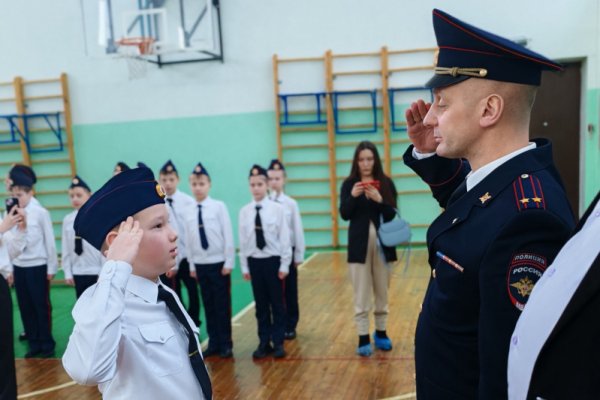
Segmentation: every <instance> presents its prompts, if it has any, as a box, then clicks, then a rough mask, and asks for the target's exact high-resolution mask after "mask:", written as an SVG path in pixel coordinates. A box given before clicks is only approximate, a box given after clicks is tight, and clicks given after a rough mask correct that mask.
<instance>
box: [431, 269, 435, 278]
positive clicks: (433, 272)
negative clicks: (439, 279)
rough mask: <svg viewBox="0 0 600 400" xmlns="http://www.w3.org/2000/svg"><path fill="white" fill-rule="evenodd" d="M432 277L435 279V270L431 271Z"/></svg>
mask: <svg viewBox="0 0 600 400" xmlns="http://www.w3.org/2000/svg"><path fill="white" fill-rule="evenodd" d="M431 276H433V279H435V268H434V269H433V270H432V271H431Z"/></svg>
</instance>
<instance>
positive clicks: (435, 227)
mask: <svg viewBox="0 0 600 400" xmlns="http://www.w3.org/2000/svg"><path fill="white" fill-rule="evenodd" d="M433 25H434V30H435V34H436V38H437V42H438V46H439V54H438V62H437V66H436V68H435V75H434V76H433V77H432V78H431V79H430V80H429V82H428V83H427V84H426V86H427V87H429V88H431V89H433V94H434V102H433V104H426V103H424V102H423V101H418V102H416V103H414V104H412V105H411V107H410V109H408V110H407V112H406V118H407V124H408V135H409V138H410V140H411V142H412V143H413V145H412V146H410V147H409V148H408V150H407V151H406V153H405V154H404V161H405V163H406V164H407V165H408V166H409V167H410V168H412V169H413V170H414V171H415V172H416V173H417V174H418V175H420V177H421V178H422V179H423V180H424V181H425V182H426V183H427V184H428V185H429V186H430V187H431V190H432V192H433V196H434V197H435V198H436V200H437V201H438V202H439V204H440V206H441V207H442V208H444V209H445V210H444V211H443V212H442V213H441V214H440V215H439V216H438V217H437V218H436V219H435V220H434V221H433V222H432V224H431V226H430V227H429V230H428V232H427V246H428V251H429V264H430V266H431V278H430V280H429V285H428V287H427V292H426V294H425V298H424V300H423V305H422V310H421V313H420V315H419V320H418V323H417V329H416V333H415V369H416V381H417V382H416V384H417V397H418V398H419V399H420V400H427V399H446V400H448V399H475V398H479V399H486V400H488V399H506V397H507V376H506V367H507V357H508V349H509V343H510V338H511V334H512V331H513V328H514V326H515V323H516V321H517V319H518V317H519V315H520V313H521V310H522V309H523V307H524V305H525V303H526V302H527V299H528V297H529V294H530V293H531V290H532V288H533V285H534V284H535V283H536V281H537V280H538V279H539V278H540V277H541V276H542V273H543V272H544V270H546V268H547V267H548V265H549V264H550V263H551V262H552V260H553V259H554V257H555V255H556V253H557V252H558V250H559V249H560V247H561V246H562V245H563V244H564V242H565V241H566V239H567V238H568V235H569V232H570V231H571V228H572V227H573V214H572V211H571V208H570V206H569V203H568V201H567V198H566V195H565V192H564V188H563V185H562V183H561V180H560V177H559V175H558V172H557V170H556V168H555V166H554V163H553V161H552V147H551V144H550V142H549V141H548V140H545V139H536V140H530V139H529V120H530V113H531V107H532V105H533V101H534V99H535V92H536V87H537V86H539V84H540V80H541V73H542V70H560V69H561V67H560V66H559V65H558V64H557V63H555V62H553V61H551V60H549V59H547V58H545V57H543V56H541V55H539V54H537V53H534V52H532V51H530V50H527V49H526V48H524V47H522V46H520V45H517V44H516V43H513V42H511V41H509V40H507V39H504V38H501V37H499V36H496V35H494V34H491V33H489V32H486V31H483V30H481V29H479V28H476V27H474V26H471V25H468V24H466V23H464V22H462V21H460V20H458V19H456V18H454V17H452V16H450V15H448V14H446V13H444V12H442V11H439V10H433Z"/></svg>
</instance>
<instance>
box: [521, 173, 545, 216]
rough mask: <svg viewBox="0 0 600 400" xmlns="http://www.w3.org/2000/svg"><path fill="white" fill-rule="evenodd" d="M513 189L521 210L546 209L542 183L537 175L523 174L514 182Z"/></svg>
mask: <svg viewBox="0 0 600 400" xmlns="http://www.w3.org/2000/svg"><path fill="white" fill-rule="evenodd" d="M513 190H514V192H515V201H516V203H517V209H518V210H519V211H523V210H532V209H542V210H545V209H546V202H545V200H544V191H543V190H542V184H541V182H540V180H539V179H538V178H537V177H536V176H534V175H530V174H522V175H521V176H519V177H518V178H517V179H515V181H514V182H513Z"/></svg>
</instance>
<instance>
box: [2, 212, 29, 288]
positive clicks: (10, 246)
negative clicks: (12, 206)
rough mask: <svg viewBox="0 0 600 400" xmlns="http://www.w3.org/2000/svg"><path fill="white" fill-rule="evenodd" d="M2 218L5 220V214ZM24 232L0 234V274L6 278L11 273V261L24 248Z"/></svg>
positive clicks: (10, 231) (16, 231)
mask: <svg viewBox="0 0 600 400" xmlns="http://www.w3.org/2000/svg"><path fill="white" fill-rule="evenodd" d="M3 218H6V213H5V214H4V216H3ZM25 232H26V231H22V230H20V229H17V230H15V231H12V230H9V231H6V232H4V233H0V274H2V276H4V278H8V276H9V275H11V274H12V273H13V266H12V263H11V260H12V259H14V258H15V257H17V256H18V255H19V254H21V253H22V252H23V249H24V248H25V243H26V242H25Z"/></svg>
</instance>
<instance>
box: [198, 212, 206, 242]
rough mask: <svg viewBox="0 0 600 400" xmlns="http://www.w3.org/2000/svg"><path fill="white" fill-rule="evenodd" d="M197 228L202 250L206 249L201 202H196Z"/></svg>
mask: <svg viewBox="0 0 600 400" xmlns="http://www.w3.org/2000/svg"><path fill="white" fill-rule="evenodd" d="M198 229H199V230H200V243H201V244H202V248H203V249H204V250H206V249H208V239H206V231H205V230H204V222H203V221H202V204H198Z"/></svg>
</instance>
